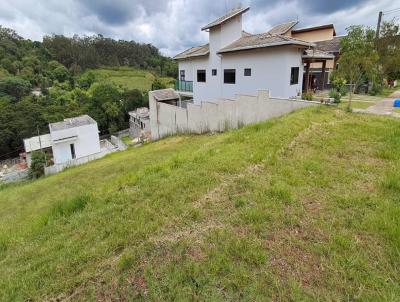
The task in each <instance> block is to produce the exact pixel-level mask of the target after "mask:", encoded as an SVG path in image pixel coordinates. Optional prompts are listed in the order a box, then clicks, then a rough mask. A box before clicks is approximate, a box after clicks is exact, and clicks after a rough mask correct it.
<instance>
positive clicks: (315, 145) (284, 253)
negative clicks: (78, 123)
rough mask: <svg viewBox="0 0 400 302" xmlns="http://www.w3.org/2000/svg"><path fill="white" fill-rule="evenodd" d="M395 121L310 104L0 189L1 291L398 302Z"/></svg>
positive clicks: (1, 294)
mask: <svg viewBox="0 0 400 302" xmlns="http://www.w3.org/2000/svg"><path fill="white" fill-rule="evenodd" d="M399 137H400V121H399V120H394V119H391V118H385V117H375V116H371V115H368V116H367V115H361V114H351V113H345V112H344V111H342V110H340V109H335V108H326V107H320V108H309V109H304V110H301V111H298V112H296V113H293V114H290V115H288V116H285V117H283V118H280V119H276V120H272V121H268V122H265V123H261V124H257V125H253V126H249V127H245V128H243V129H240V130H236V131H230V132H227V133H225V134H220V135H202V136H180V137H179V136H178V137H171V138H168V139H165V140H162V141H159V142H156V143H151V144H148V145H145V146H143V147H142V148H137V149H131V150H128V151H125V152H121V153H118V154H112V155H111V156H108V157H106V158H104V159H101V160H98V161H96V162H92V163H90V164H88V165H85V166H81V167H77V168H73V169H70V170H67V171H65V172H63V173H60V174H58V175H55V176H51V177H48V178H45V179H41V180H38V181H36V182H32V183H25V184H19V185H14V186H7V187H3V188H1V189H0V276H1V278H0V300H1V301H10V300H17V301H24V300H25V301H26V300H32V301H37V300H50V299H53V298H58V299H60V300H63V299H65V300H74V301H75V300H85V301H86V300H107V301H109V300H123V301H126V300H132V299H137V300H150V301H176V300H187V301H193V300H200V301H226V300H228V301H239V300H246V301H257V300H258V301H264V300H267V299H271V300H275V301H277V300H280V301H288V300H295V301H299V300H302V301H304V300H321V301H326V300H331V301H332V300H334V301H343V300H358V301H398V299H399V297H400V285H399V284H400V266H399V257H400V254H399V251H400V223H399V217H400V174H399V173H398V171H399V169H400V140H399Z"/></svg>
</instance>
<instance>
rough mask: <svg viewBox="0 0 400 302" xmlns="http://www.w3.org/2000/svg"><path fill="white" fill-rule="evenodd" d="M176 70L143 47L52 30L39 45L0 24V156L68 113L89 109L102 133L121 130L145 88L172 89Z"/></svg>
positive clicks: (150, 48)
mask: <svg viewBox="0 0 400 302" xmlns="http://www.w3.org/2000/svg"><path fill="white" fill-rule="evenodd" d="M101 66H103V67H102V68H99V67H101ZM104 66H113V67H104ZM88 68H90V70H89V69H88ZM94 68H98V69H94ZM138 68H140V69H138ZM176 69H177V66H176V63H174V62H173V61H172V60H171V59H170V58H166V57H163V56H161V55H160V54H159V52H158V50H157V48H155V47H154V46H152V45H148V44H139V43H136V42H134V41H122V40H119V41H115V40H112V39H109V38H105V37H102V36H93V37H84V38H80V37H78V36H74V37H73V38H67V37H64V36H59V35H54V36H47V37H45V38H44V41H43V43H40V42H32V41H30V40H25V39H23V38H22V37H20V36H19V35H18V34H17V33H16V32H15V31H14V30H12V29H8V28H4V27H1V26H0V159H2V158H9V157H12V156H17V155H18V153H19V152H20V151H22V150H23V145H22V140H23V139H24V138H27V137H31V136H33V135H37V128H39V130H40V133H45V132H48V123H51V122H56V121H60V120H63V119H64V118H68V117H73V116H78V115H81V114H89V115H90V116H92V117H93V118H94V119H95V120H96V121H97V122H98V125H99V129H100V132H101V134H107V133H114V132H116V131H118V130H121V129H125V128H127V127H128V120H129V117H128V111H130V110H133V109H135V108H137V107H141V106H146V105H147V91H148V90H150V89H151V87H152V85H154V84H156V85H159V84H160V83H161V85H162V87H167V86H171V85H172V78H170V77H169V76H171V75H176V73H177V71H176ZM32 89H35V90H36V92H38V94H39V95H32V93H31V92H32Z"/></svg>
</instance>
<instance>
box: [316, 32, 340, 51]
mask: <svg viewBox="0 0 400 302" xmlns="http://www.w3.org/2000/svg"><path fill="white" fill-rule="evenodd" d="M343 37H344V36H336V37H333V39H332V40H325V41H318V42H315V45H316V48H317V49H319V50H322V51H326V52H329V53H339V52H340V41H341V40H342V38H343Z"/></svg>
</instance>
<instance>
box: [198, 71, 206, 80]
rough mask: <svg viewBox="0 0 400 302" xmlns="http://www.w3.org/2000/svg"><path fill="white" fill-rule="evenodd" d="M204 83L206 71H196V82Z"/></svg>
mask: <svg viewBox="0 0 400 302" xmlns="http://www.w3.org/2000/svg"><path fill="white" fill-rule="evenodd" d="M205 81H206V71H205V70H204V69H199V70H197V82H205Z"/></svg>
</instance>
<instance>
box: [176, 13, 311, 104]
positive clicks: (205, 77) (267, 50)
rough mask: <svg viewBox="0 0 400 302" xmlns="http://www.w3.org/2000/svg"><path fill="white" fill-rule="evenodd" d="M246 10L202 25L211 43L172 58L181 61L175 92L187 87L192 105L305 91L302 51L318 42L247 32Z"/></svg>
mask: <svg viewBox="0 0 400 302" xmlns="http://www.w3.org/2000/svg"><path fill="white" fill-rule="evenodd" d="M248 10H249V7H245V8H237V9H235V10H232V11H231V12H229V13H228V14H226V15H225V16H222V17H220V18H218V19H217V20H215V21H213V22H211V23H209V24H208V25H206V26H204V27H203V28H202V30H204V31H208V33H209V43H208V44H206V45H203V46H199V47H192V48H190V49H188V50H185V51H184V52H182V53H180V54H178V55H177V56H175V57H174V59H175V60H177V61H178V64H179V81H178V85H177V90H178V91H186V95H187V96H189V97H193V100H194V103H199V102H202V101H214V100H217V99H219V98H233V97H234V96H235V95H236V94H249V95H256V94H257V91H258V90H263V89H268V90H269V91H270V93H271V95H273V96H275V97H282V98H292V97H296V96H298V95H299V94H301V92H302V81H303V61H302V59H303V55H304V51H305V50H306V49H308V48H312V47H314V46H315V45H314V44H313V43H311V42H307V41H303V40H299V39H295V38H292V37H289V36H286V35H281V34H274V33H270V32H267V33H262V34H256V35H251V34H249V33H247V32H245V31H243V30H242V18H243V16H242V15H243V14H244V13H245V12H247V11H248ZM191 90H192V91H193V94H191V93H190V92H191ZM188 91H189V92H188Z"/></svg>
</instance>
